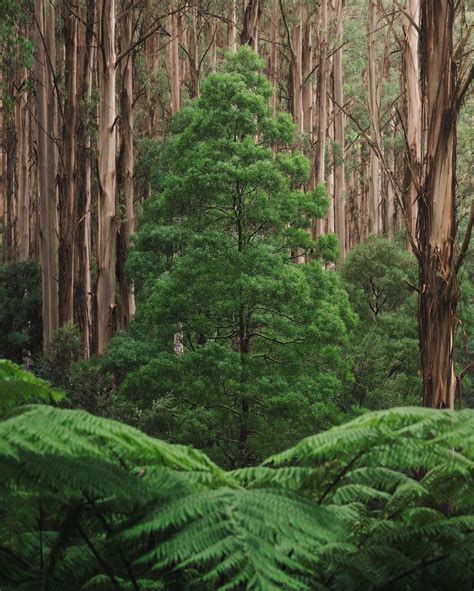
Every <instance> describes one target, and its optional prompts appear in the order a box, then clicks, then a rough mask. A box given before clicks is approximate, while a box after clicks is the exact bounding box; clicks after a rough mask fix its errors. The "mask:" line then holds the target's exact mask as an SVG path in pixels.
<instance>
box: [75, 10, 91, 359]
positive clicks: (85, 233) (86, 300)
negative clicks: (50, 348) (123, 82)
mask: <svg viewBox="0 0 474 591" xmlns="http://www.w3.org/2000/svg"><path fill="white" fill-rule="evenodd" d="M95 16H96V10H95V0H87V4H86V7H85V15H84V17H83V19H82V20H83V21H84V22H85V23H86V24H85V27H83V28H81V29H80V30H81V35H80V45H82V46H84V48H85V50H84V51H81V52H79V55H78V58H79V59H78V62H79V63H78V76H79V81H78V85H77V89H78V97H77V103H78V106H79V109H80V116H79V117H78V120H77V128H76V151H77V155H76V161H77V217H78V224H77V229H76V244H77V247H76V251H77V258H78V265H77V285H76V305H75V308H76V321H77V324H78V326H79V329H80V331H81V333H82V341H83V346H84V356H85V358H86V359H88V358H89V357H90V354H91V341H92V334H91V332H92V302H91V297H92V278H91V206H92V198H91V192H92V170H91V135H90V125H91V121H90V119H91V114H90V100H91V97H92V78H93V71H94V69H95V57H96V56H95V52H96V50H95V47H94V43H93V41H94V33H95V31H94V22H95Z"/></svg>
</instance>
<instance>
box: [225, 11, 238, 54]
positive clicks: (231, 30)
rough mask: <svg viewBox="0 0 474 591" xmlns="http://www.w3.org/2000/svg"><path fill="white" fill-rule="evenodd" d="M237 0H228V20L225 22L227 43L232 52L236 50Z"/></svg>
mask: <svg viewBox="0 0 474 591" xmlns="http://www.w3.org/2000/svg"><path fill="white" fill-rule="evenodd" d="M236 2H237V0H230V10H229V22H228V24H227V45H228V46H229V49H230V50H231V51H233V52H235V51H237V43H236V38H237V7H236Z"/></svg>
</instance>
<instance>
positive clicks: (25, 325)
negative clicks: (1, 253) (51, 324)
mask: <svg viewBox="0 0 474 591" xmlns="http://www.w3.org/2000/svg"><path fill="white" fill-rule="evenodd" d="M0 302H1V306H0V357H5V358H7V359H11V360H12V361H16V362H17V363H22V362H23V359H24V357H28V356H29V357H35V356H36V355H38V354H39V353H40V351H41V347H42V330H43V325H42V322H41V271H40V268H39V266H38V264H37V263H36V262H35V261H31V260H29V261H13V262H10V263H5V264H0Z"/></svg>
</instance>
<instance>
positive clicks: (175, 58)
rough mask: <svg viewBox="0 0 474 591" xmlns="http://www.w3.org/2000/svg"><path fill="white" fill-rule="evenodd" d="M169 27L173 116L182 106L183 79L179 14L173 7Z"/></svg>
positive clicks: (169, 62) (171, 7)
mask: <svg viewBox="0 0 474 591" xmlns="http://www.w3.org/2000/svg"><path fill="white" fill-rule="evenodd" d="M168 10H169V12H170V15H169V17H168V25H169V31H170V35H171V38H170V41H169V44H168V48H167V62H168V70H169V76H170V81H171V114H172V115H174V114H175V113H177V112H178V111H179V109H180V106H181V79H180V78H181V77H180V69H179V14H178V12H177V9H176V7H175V6H173V5H169V9H168Z"/></svg>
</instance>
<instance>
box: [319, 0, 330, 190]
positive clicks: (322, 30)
mask: <svg viewBox="0 0 474 591" xmlns="http://www.w3.org/2000/svg"><path fill="white" fill-rule="evenodd" d="M327 29H328V2H327V0H321V4H320V5H319V70H318V152H317V157H316V171H317V172H316V180H317V182H318V183H322V184H324V171H325V166H326V128H327V125H328V113H327V61H328V41H327Z"/></svg>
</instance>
